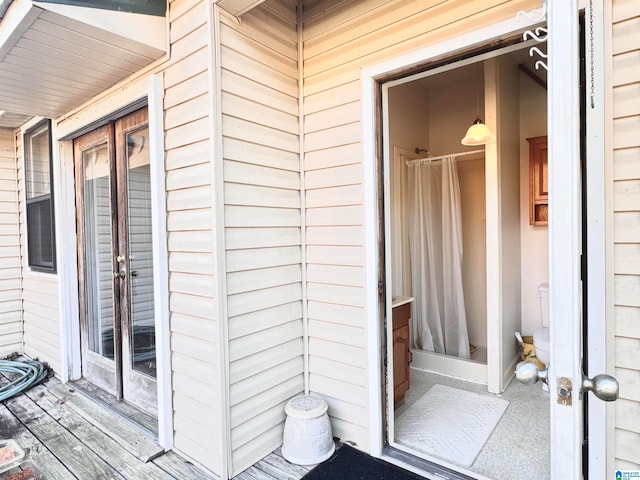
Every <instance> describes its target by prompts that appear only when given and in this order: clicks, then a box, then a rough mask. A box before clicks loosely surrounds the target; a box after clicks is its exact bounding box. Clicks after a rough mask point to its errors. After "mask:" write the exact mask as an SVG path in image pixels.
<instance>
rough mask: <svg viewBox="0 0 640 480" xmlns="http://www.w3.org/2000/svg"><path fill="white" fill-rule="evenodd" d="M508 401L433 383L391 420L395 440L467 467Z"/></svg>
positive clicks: (489, 434)
mask: <svg viewBox="0 0 640 480" xmlns="http://www.w3.org/2000/svg"><path fill="white" fill-rule="evenodd" d="M508 405H509V402H508V401H507V400H503V399H501V398H497V397H492V396H489V395H480V394H477V393H473V392H467V391H465V390H460V389H457V388H452V387H448V386H446V385H434V386H433V387H431V389H430V390H429V391H427V392H426V393H425V394H424V395H422V397H420V398H419V399H418V400H417V401H416V403H414V404H413V405H411V406H410V407H409V408H407V410H405V411H404V412H403V413H402V414H401V415H400V416H399V418H398V419H397V420H396V423H395V440H396V441H397V442H398V443H400V444H402V445H405V446H407V447H410V448H412V449H414V450H416V451H418V452H422V453H426V454H428V455H433V456H434V457H438V458H441V459H443V460H447V461H450V462H452V463H455V464H458V465H462V466H464V467H470V466H471V465H472V464H473V462H474V461H475V459H476V457H477V456H478V454H479V453H480V451H481V450H482V447H483V446H484V444H485V443H486V442H487V440H488V439H489V437H490V436H491V433H492V432H493V430H494V428H495V427H496V425H497V424H498V422H499V421H500V418H501V417H502V414H503V413H504V412H505V410H506V409H507V406H508Z"/></svg>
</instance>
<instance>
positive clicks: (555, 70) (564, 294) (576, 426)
mask: <svg viewBox="0 0 640 480" xmlns="http://www.w3.org/2000/svg"><path fill="white" fill-rule="evenodd" d="M547 19H548V27H549V36H548V40H547V41H548V57H549V58H548V67H549V77H548V84H549V91H548V102H549V103H548V115H549V118H548V121H549V123H548V126H549V127H548V131H549V136H548V137H549V144H548V146H549V163H548V168H549V192H550V200H549V264H550V265H549V286H550V308H551V311H550V315H551V318H550V322H551V361H550V366H549V370H548V378H549V389H550V397H551V398H550V405H551V407H550V408H551V478H553V479H580V478H582V443H583V430H584V425H583V403H582V402H583V391H585V390H588V389H590V388H584V387H583V386H584V385H585V383H584V382H583V373H582V357H583V352H582V338H583V331H582V296H581V294H582V284H581V272H580V270H581V261H580V253H581V232H582V222H581V185H580V139H579V135H580V106H579V70H578V69H579V61H578V59H579V52H578V48H579V38H578V5H577V0H551V1H550V2H549V3H548V12H547ZM599 380H601V382H598V383H599V384H598V385H596V387H595V388H594V387H591V388H592V389H595V390H599V393H600V395H601V396H602V397H603V398H605V399H607V400H613V399H615V397H616V396H617V383H616V382H615V380H614V379H612V378H611V377H606V376H601V377H600V378H599ZM587 383H588V381H587ZM593 401H594V402H599V401H600V400H598V399H594V400H593Z"/></svg>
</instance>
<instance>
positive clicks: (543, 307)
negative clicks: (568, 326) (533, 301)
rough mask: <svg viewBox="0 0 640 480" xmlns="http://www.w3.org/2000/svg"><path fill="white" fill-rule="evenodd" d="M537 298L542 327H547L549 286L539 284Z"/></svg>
mask: <svg viewBox="0 0 640 480" xmlns="http://www.w3.org/2000/svg"><path fill="white" fill-rule="evenodd" d="M538 298H539V300H540V316H541V317H542V326H543V327H545V328H548V327H549V284H548V283H541V284H540V285H538Z"/></svg>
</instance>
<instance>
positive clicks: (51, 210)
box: [22, 119, 57, 274]
mask: <svg viewBox="0 0 640 480" xmlns="http://www.w3.org/2000/svg"><path fill="white" fill-rule="evenodd" d="M45 129H46V132H47V134H48V144H47V149H48V154H49V155H48V157H49V159H48V161H49V175H48V180H49V193H47V194H45V195H37V196H35V195H34V196H32V197H31V198H30V193H29V190H30V185H31V184H32V182H33V181H32V179H31V178H30V177H32V172H33V163H34V162H33V160H32V158H31V148H30V145H31V139H32V138H33V136H34V135H35V134H38V133H40V132H42V131H44V130H45ZM22 145H23V159H22V160H23V168H24V199H25V230H26V242H27V265H28V266H29V268H30V270H31V271H34V272H43V273H53V274H55V273H57V262H56V221H55V205H54V191H53V138H52V129H51V120H50V119H44V120H42V121H40V122H38V123H36V124H35V125H34V126H32V127H31V128H29V129H27V130H26V131H25V132H24V133H23V135H22ZM43 202H48V203H49V206H48V209H47V210H48V214H49V220H50V222H49V225H48V226H46V225H44V227H45V228H46V229H47V230H49V233H50V238H51V262H44V261H42V260H41V259H42V248H40V252H39V253H40V254H39V255H38V256H37V257H39V259H40V260H39V261H36V260H35V259H34V257H36V256H35V255H34V254H33V252H32V248H36V247H35V246H34V241H33V238H32V236H33V235H34V234H35V233H34V231H33V228H29V226H30V222H29V210H30V208H29V207H30V206H32V205H41V204H42V203H43ZM39 227H40V232H42V231H43V230H44V229H43V228H42V227H43V223H42V222H39Z"/></svg>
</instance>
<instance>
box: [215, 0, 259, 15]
mask: <svg viewBox="0 0 640 480" xmlns="http://www.w3.org/2000/svg"><path fill="white" fill-rule="evenodd" d="M262 2H264V0H217V1H216V2H215V3H217V4H218V6H219V7H220V8H222V9H224V10H225V11H226V12H227V13H230V14H231V15H233V16H234V17H240V16H241V15H243V14H244V13H247V12H248V11H249V10H251V9H252V8H255V7H257V6H258V5H260V4H261V3H262Z"/></svg>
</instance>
